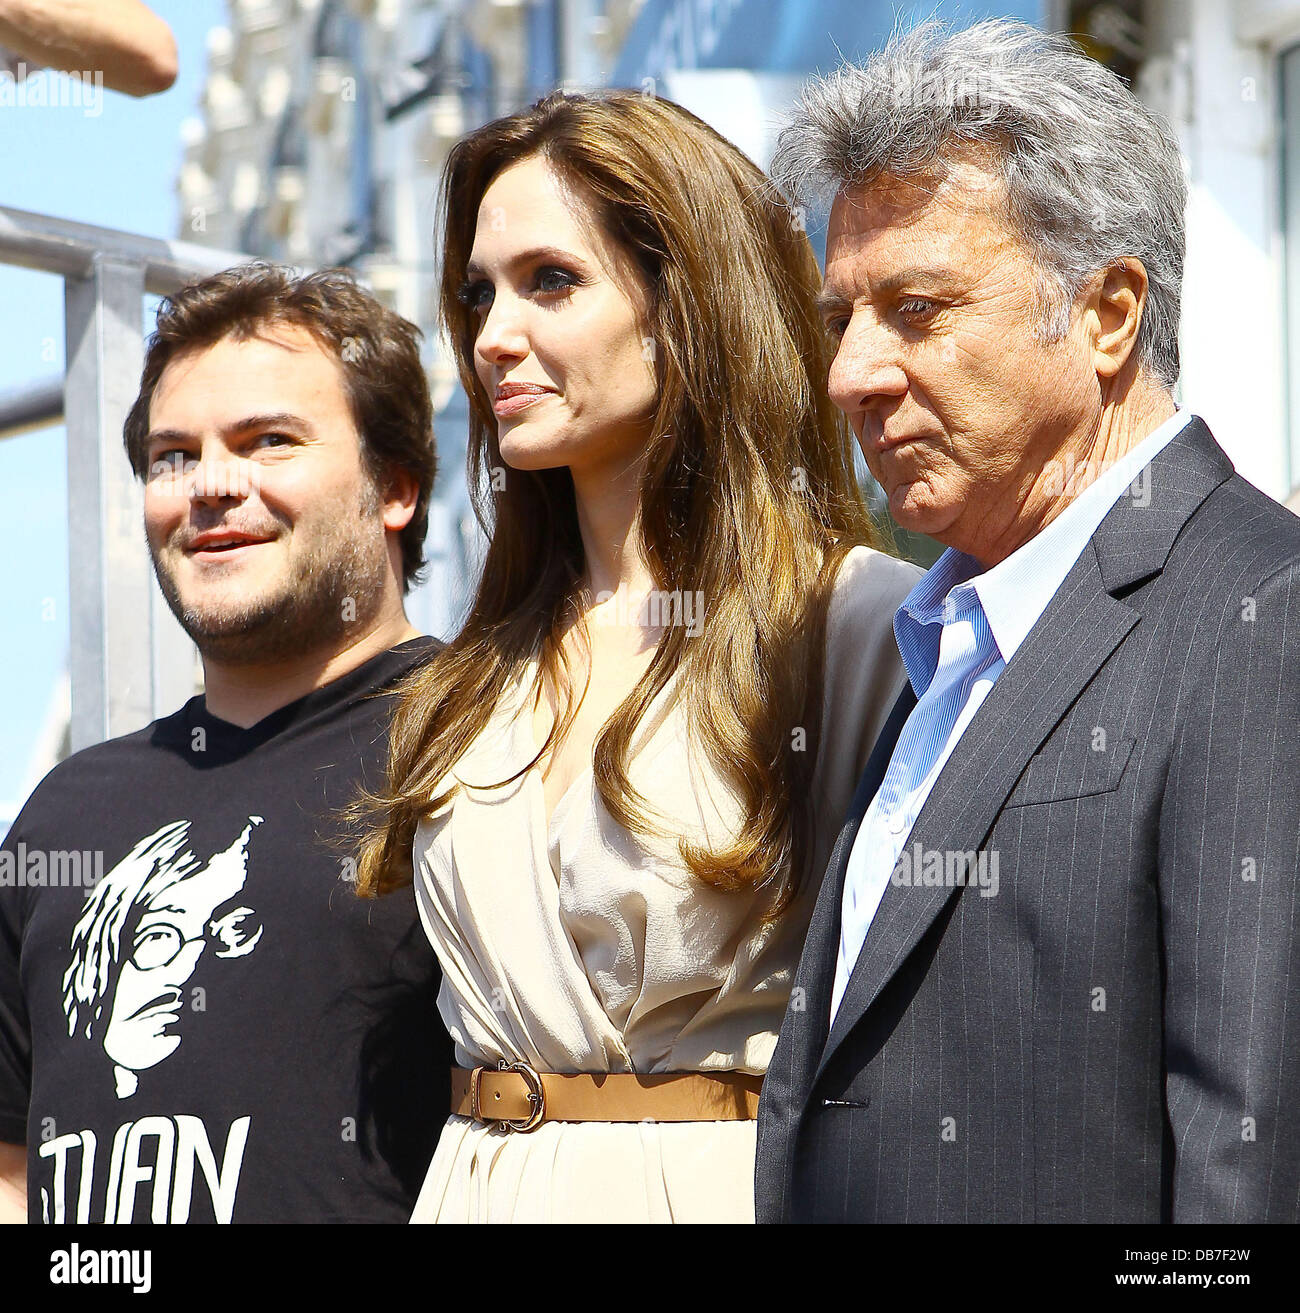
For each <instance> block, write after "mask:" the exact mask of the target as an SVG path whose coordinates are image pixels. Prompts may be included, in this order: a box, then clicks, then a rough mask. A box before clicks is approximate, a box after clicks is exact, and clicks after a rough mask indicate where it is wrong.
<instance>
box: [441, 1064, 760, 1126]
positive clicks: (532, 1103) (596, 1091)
mask: <svg viewBox="0 0 1300 1313" xmlns="http://www.w3.org/2000/svg"><path fill="white" fill-rule="evenodd" d="M762 1084H763V1078H762V1076H751V1075H748V1074H747V1073H746V1072H742V1071H720V1072H702V1071H690V1072H686V1071H674V1072H666V1073H663V1074H661V1075H655V1076H644V1075H642V1074H641V1073H639V1072H606V1071H601V1072H580V1073H577V1074H572V1075H570V1074H560V1073H556V1072H550V1071H541V1072H539V1071H534V1070H533V1068H532V1067H530V1066H528V1065H527V1063H523V1062H510V1063H507V1062H501V1063H498V1064H497V1066H496V1067H475V1068H474V1069H473V1071H466V1070H465V1068H464V1067H453V1068H452V1069H451V1110H452V1112H454V1113H455V1114H456V1115H457V1116H459V1117H472V1118H474V1120H475V1121H481V1122H489V1123H497V1124H500V1125H503V1126H506V1127H508V1128H509V1129H510V1130H512V1131H531V1130H535V1129H536V1128H537V1127H538V1126H540V1125H541V1123H542V1122H544V1121H546V1122H643V1121H650V1122H720V1121H752V1120H753V1119H754V1118H755V1117H757V1116H758V1092H759V1089H760V1088H761V1086H762Z"/></svg>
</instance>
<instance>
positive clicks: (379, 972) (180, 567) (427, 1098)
mask: <svg viewBox="0 0 1300 1313" xmlns="http://www.w3.org/2000/svg"><path fill="white" fill-rule="evenodd" d="M417 338H418V334H417V331H416V330H415V329H414V328H413V326H412V325H410V324H409V323H407V322H406V321H405V320H403V319H401V318H399V317H398V316H397V315H395V314H393V313H391V312H390V311H388V310H386V309H384V308H383V307H382V306H380V305H379V304H378V303H377V302H375V301H374V300H373V299H372V298H371V297H370V296H368V295H366V294H365V293H364V292H362V291H361V290H360V289H359V288H358V287H357V286H356V285H355V283H354V282H353V281H352V279H351V277H350V276H349V275H347V274H344V273H340V272H337V271H330V272H326V273H319V274H314V275H311V276H309V277H305V278H299V279H295V278H294V277H292V276H291V275H290V273H288V272H287V271H285V270H283V269H280V268H278V267H275V266H271V265H250V266H246V267H244V268H240V269H234V270H230V271H227V272H225V273H222V274H219V275H217V276H215V277H213V278H210V279H206V280H204V281H203V282H200V283H197V284H195V285H193V286H190V287H187V288H185V289H183V290H182V291H181V292H180V293H179V294H178V295H177V296H176V297H174V298H173V299H172V300H171V301H170V302H167V303H165V304H164V306H163V308H162V309H161V311H160V313H159V317H158V326H157V331H156V332H155V334H154V336H153V338H152V339H151V341H150V344H149V349H148V352H147V355H146V359H145V366H144V373H143V379H142V384H141V389H140V394H139V397H138V398H137V400H136V402H135V405H134V407H133V409H132V411H131V413H130V416H129V417H128V420H127V423H126V431H125V438H126V447H127V453H128V455H129V457H130V459H131V462H132V466H133V468H134V469H135V471H136V473H137V475H138V476H139V477H140V478H142V479H143V480H144V505H145V530H146V533H147V536H148V541H149V548H150V552H151V554H152V557H153V562H154V567H155V570H156V573H157V576H158V581H159V584H160V585H161V587H162V590H163V593H164V594H165V596H166V598H167V600H168V603H169V604H170V605H171V608H172V610H173V611H174V612H175V614H176V616H177V618H178V619H179V620H180V622H181V624H182V625H183V626H184V627H185V629H186V631H187V632H188V633H189V635H190V636H191V638H193V640H194V642H195V644H196V645H197V646H198V649H199V652H200V655H201V656H202V659H203V672H204V686H205V692H204V694H203V695H202V696H199V697H195V698H193V699H192V700H191V701H190V702H188V703H187V704H186V705H185V706H184V707H183V708H182V709H181V710H180V711H178V712H177V713H176V714H174V715H172V716H169V717H167V718H166V719H164V720H160V721H157V722H155V723H154V724H153V725H150V726H149V727H148V728H146V729H144V730H141V731H140V732H138V733H136V734H131V735H128V736H126V737H124V738H120V739H115V740H113V741H111V742H108V743H103V744H99V745H97V746H96V747H93V748H89V749H87V750H86V751H84V752H80V753H77V754H76V755H75V756H74V757H72V758H70V759H69V760H67V761H65V762H63V763H62V764H60V765H59V766H58V767H56V768H55V769H54V770H53V771H51V772H50V774H49V775H48V776H47V777H46V778H45V780H44V781H43V782H42V783H41V785H40V786H39V787H38V788H37V790H36V791H35V793H34V794H33V795H32V797H31V798H30V799H29V800H28V803H27V805H26V806H25V807H24V809H23V811H22V813H21V815H20V816H19V817H18V819H17V820H16V821H15V822H14V825H13V828H12V830H11V831H10V833H9V835H8V837H7V839H6V840H5V842H4V845H3V846H2V847H0V1142H3V1143H2V1144H0V1173H2V1176H0V1179H2V1180H3V1185H0V1206H4V1207H5V1208H6V1210H7V1212H8V1214H9V1216H10V1217H11V1218H12V1217H14V1216H18V1217H21V1214H22V1200H23V1197H24V1195H25V1198H26V1209H27V1214H28V1216H29V1217H30V1218H31V1220H33V1221H35V1220H38V1219H39V1220H41V1221H46V1222H51V1223H58V1222H69V1223H72V1222H101V1221H108V1222H112V1221H117V1222H131V1221H137V1222H138V1221H154V1222H184V1221H219V1222H230V1221H234V1222H245V1221H249V1222H259V1221H331V1222H333V1221H405V1220H406V1218H407V1217H408V1216H409V1214H410V1211H411V1207H412V1205H413V1202H414V1199H415V1193H416V1191H417V1189H418V1187H419V1183H420V1181H421V1180H422V1178H423V1175H424V1172H425V1169H426V1167H427V1165H428V1161H429V1158H430V1156H431V1154H432V1149H433V1139H434V1136H435V1134H436V1128H437V1127H439V1126H440V1125H441V1122H442V1120H443V1116H444V1114H445V1108H443V1109H438V1108H437V1107H436V1106H435V1105H436V1103H437V1101H438V1099H439V1098H440V1097H444V1098H445V1094H442V1092H443V1091H445V1090H446V1088H447V1080H448V1074H447V1073H448V1063H449V1057H450V1054H449V1049H448V1041H447V1038H446V1036H445V1034H444V1033H443V1032H442V1028H441V1026H440V1025H439V1023H438V1019H437V1016H436V1010H435V1008H436V1004H435V1000H436V994H437V987H438V983H439V982H438V974H437V968H436V964H435V960H434V958H433V955H432V953H431V952H430V950H429V947H428V943H427V941H426V940H425V937H424V935H423V933H422V932H421V930H420V927H419V925H418V923H417V921H416V915H415V907H414V902H413V900H412V899H411V898H410V897H407V898H400V897H395V898H392V899H388V900H385V901H383V902H381V903H380V904H378V905H373V906H372V905H368V904H365V905H363V904H361V903H359V902H358V901H357V900H356V899H355V898H354V897H353V896H352V894H351V891H350V889H349V887H348V884H347V881H348V878H349V876H351V875H354V874H355V864H354V860H353V857H352V855H351V848H350V846H349V843H348V837H349V836H348V832H347V829H346V825H345V823H344V822H342V821H341V820H340V819H338V812H339V809H340V808H342V807H343V806H345V805H346V804H347V803H349V802H350V801H352V799H353V798H354V797H355V795H356V793H357V791H358V789H359V788H367V787H369V788H373V787H375V786H376V785H377V784H378V782H379V779H380V778H381V773H382V771H383V768H384V762H385V759H386V752H387V722H388V712H389V706H390V694H391V691H392V686H393V685H394V683H395V682H396V681H398V680H399V679H400V678H401V677H402V676H403V675H404V674H406V673H407V672H408V671H410V670H412V669H413V668H414V667H415V666H417V665H418V664H419V663H420V662H421V661H423V660H424V659H426V658H427V657H428V655H430V654H431V652H432V651H433V650H434V649H435V647H436V644H435V643H434V641H433V640H432V639H430V638H427V637H422V636H420V635H419V634H418V633H417V631H416V630H415V629H413V628H412V627H411V625H410V624H409V623H408V621H407V619H406V615H405V612H404V609H403V595H404V593H405V591H406V589H407V588H408V587H409V586H410V584H411V583H412V581H413V580H414V579H415V578H416V577H417V574H418V571H419V569H420V567H421V565H422V564H423V556H422V545H423V541H424V536H425V530H426V527H427V523H428V504H429V496H430V492H431V489H432V486H433V479H434V473H435V463H436V461H435V449H434V444H433V433H432V411H431V406H430V401H429V393H428V385H427V381H426V378H425V375H424V371H423V368H422V367H421V364H420V358H419V348H418V340H417ZM376 694H380V695H381V696H376ZM68 853H73V854H87V853H89V854H91V855H92V860H90V861H88V862H83V863H80V864H79V865H78V866H77V867H76V868H75V869H74V868H73V867H72V866H71V865H70V863H69V862H68V861H67V860H66V854H68ZM69 874H72V875H73V876H76V877H78V878H73V879H68V878H66V877H68V876H69ZM6 875H7V876H8V878H6ZM56 876H57V877H58V878H56ZM254 950H256V951H254ZM24 1177H25V1178H26V1188H25V1190H24V1188H23V1181H24Z"/></svg>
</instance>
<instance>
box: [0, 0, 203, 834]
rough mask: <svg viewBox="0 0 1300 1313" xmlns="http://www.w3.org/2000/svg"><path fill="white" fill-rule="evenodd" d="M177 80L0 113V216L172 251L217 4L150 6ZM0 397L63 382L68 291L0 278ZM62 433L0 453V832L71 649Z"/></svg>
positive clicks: (20, 276)
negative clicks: (58, 377) (43, 217)
mask: <svg viewBox="0 0 1300 1313" xmlns="http://www.w3.org/2000/svg"><path fill="white" fill-rule="evenodd" d="M152 7H153V8H154V10H155V11H156V12H158V13H159V14H161V15H162V16H163V17H164V18H166V19H167V21H168V22H169V23H170V24H171V25H172V30H173V32H175V34H176V41H177V45H178V47H179V50H180V64H181V71H180V76H179V77H178V78H177V81H176V85H175V86H173V87H172V89H171V90H170V91H168V92H166V93H165V94H163V95H161V96H151V97H149V98H147V99H145V100H133V99H131V98H130V97H127V96H119V95H115V94H114V93H113V92H107V91H106V92H105V93H104V99H103V112H102V113H101V114H100V115H99V116H98V117H88V116H87V115H86V114H85V113H84V111H83V110H82V109H80V108H74V107H67V108H46V107H35V106H26V107H9V108H0V159H3V161H4V167H3V169H0V205H7V206H12V207H14V208H17V209H23V210H34V211H37V212H40V213H43V214H53V215H58V216H60V217H62V218H66V219H76V220H79V221H80V222H82V223H94V224H100V225H102V226H103V227H107V228H122V229H127V230H130V231H134V232H141V233H148V234H151V235H153V236H157V237H171V236H174V235H175V232H176V214H177V204H176V193H175V182H176V174H177V170H178V168H179V165H180V155H181V146H180V126H181V122H182V121H183V120H184V119H185V118H187V117H189V116H191V115H193V114H194V113H195V111H196V107H197V104H198V97H199V94H200V91H201V90H202V86H203V79H204V74H205V71H206V67H207V48H206V43H205V36H206V34H207V32H208V29H209V28H211V27H215V26H218V25H220V24H222V23H223V22H224V21H225V16H226V3H225V0H155V2H154V3H153V6H152ZM0 307H3V313H0V389H7V388H11V387H17V386H19V385H21V384H23V383H30V382H34V381H36V380H37V379H43V378H47V377H50V376H51V375H55V374H58V373H61V372H62V369H63V283H62V280H61V279H59V278H55V277H51V276H49V275H46V274H38V273H31V272H28V271H27V270H22V269H14V268H11V267H10V266H8V265H3V264H0ZM67 532H68V525H67V482H66V473H65V467H64V440H63V430H62V428H58V429H47V430H44V431H43V432H40V433H33V434H28V435H26V436H24V437H20V438H8V439H6V440H4V441H0V563H2V564H0V636H2V637H3V641H2V642H0V822H2V821H3V819H4V818H5V816H6V815H7V814H8V813H9V812H10V807H11V804H17V803H21V802H22V793H23V783H24V780H25V778H26V774H27V767H28V762H29V759H30V757H31V754H32V749H33V746H34V744H35V742H36V739H37V737H38V735H39V734H40V731H41V727H42V724H43V723H44V720H45V717H46V714H47V711H48V708H49V703H50V698H51V696H52V694H53V692H54V687H55V683H56V680H57V677H58V675H59V673H60V671H61V670H62V668H63V663H64V661H65V658H66V654H67V647H68V617H67V601H68V582H67V573H68V546H67Z"/></svg>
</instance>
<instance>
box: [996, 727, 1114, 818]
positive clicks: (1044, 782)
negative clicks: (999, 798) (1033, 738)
mask: <svg viewBox="0 0 1300 1313" xmlns="http://www.w3.org/2000/svg"><path fill="white" fill-rule="evenodd" d="M1134 742H1135V740H1134V739H1118V740H1114V741H1112V742H1110V743H1107V744H1106V745H1105V747H1099V748H1093V747H1092V746H1091V744H1086V745H1080V744H1078V743H1074V744H1070V745H1068V746H1067V745H1057V746H1051V745H1049V746H1048V747H1046V748H1043V749H1041V750H1040V751H1038V752H1036V753H1035V754H1034V755H1033V756H1032V757H1031V758H1030V759H1029V765H1028V766H1027V767H1026V768H1025V773H1024V774H1023V775H1022V776H1021V777H1020V782H1019V783H1018V784H1017V785H1016V787H1015V788H1014V789H1012V791H1011V795H1010V797H1008V798H1007V801H1006V803H1005V804H1004V805H1005V806H1006V807H1028V806H1030V805H1032V804H1033V803H1038V802H1069V801H1071V800H1072V799H1075V798H1091V797H1093V796H1095V795H1096V794H1099V793H1113V792H1114V791H1115V790H1116V789H1118V788H1119V784H1120V780H1121V779H1122V778H1123V776H1124V768H1125V767H1126V766H1127V765H1128V759H1129V755H1130V754H1131V753H1132V751H1133V744H1134Z"/></svg>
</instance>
